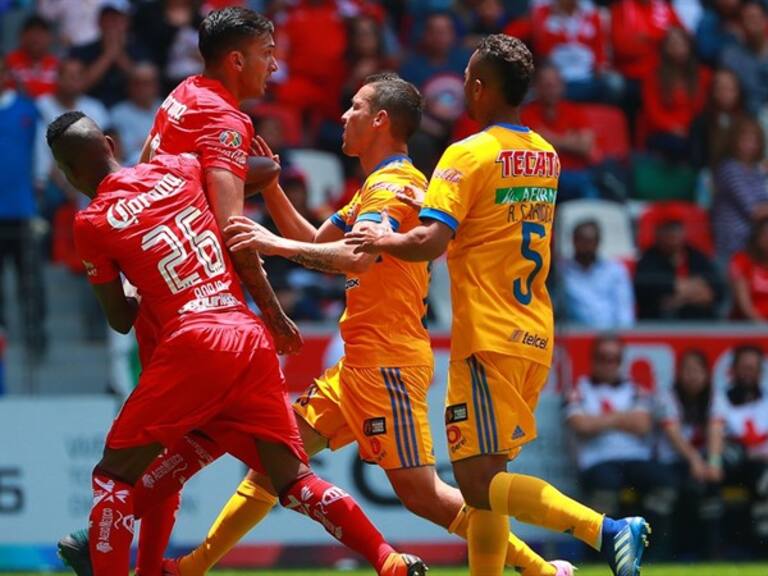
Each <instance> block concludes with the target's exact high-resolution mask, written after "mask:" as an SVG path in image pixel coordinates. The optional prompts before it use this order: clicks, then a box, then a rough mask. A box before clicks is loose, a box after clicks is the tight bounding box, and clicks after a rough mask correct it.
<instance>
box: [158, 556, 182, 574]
mask: <svg viewBox="0 0 768 576" xmlns="http://www.w3.org/2000/svg"><path fill="white" fill-rule="evenodd" d="M162 575H163V576H181V570H179V560H178V558H163V568H162Z"/></svg>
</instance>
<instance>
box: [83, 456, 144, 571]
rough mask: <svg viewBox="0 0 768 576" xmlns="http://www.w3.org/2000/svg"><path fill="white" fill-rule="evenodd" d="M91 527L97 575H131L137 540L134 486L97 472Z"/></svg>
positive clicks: (90, 538)
mask: <svg viewBox="0 0 768 576" xmlns="http://www.w3.org/2000/svg"><path fill="white" fill-rule="evenodd" d="M92 482H93V508H91V516H90V522H89V528H88V542H89V546H90V552H91V566H92V568H93V576H127V574H128V570H129V568H130V560H131V558H130V556H131V542H132V541H133V487H132V486H131V485H130V484H126V483H125V482H121V481H120V480H115V479H113V478H110V477H109V476H107V475H106V474H104V473H103V472H101V471H100V470H94V471H93V479H92Z"/></svg>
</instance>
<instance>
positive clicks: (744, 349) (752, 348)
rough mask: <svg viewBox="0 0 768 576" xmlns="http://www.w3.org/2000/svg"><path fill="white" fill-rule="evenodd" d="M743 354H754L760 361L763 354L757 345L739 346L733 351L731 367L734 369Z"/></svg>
mask: <svg viewBox="0 0 768 576" xmlns="http://www.w3.org/2000/svg"><path fill="white" fill-rule="evenodd" d="M745 354H756V355H757V356H758V357H759V358H760V360H762V359H763V356H764V355H765V352H764V351H763V349H762V348H761V347H760V346H758V345H757V344H740V345H739V346H736V348H734V349H733V360H732V361H731V366H732V367H734V368H735V367H736V365H737V364H738V363H739V361H740V360H741V359H742V357H743V356H744V355H745Z"/></svg>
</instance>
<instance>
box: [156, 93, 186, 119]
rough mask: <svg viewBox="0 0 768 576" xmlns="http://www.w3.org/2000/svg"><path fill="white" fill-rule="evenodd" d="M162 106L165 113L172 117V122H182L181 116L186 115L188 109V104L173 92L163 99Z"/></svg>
mask: <svg viewBox="0 0 768 576" xmlns="http://www.w3.org/2000/svg"><path fill="white" fill-rule="evenodd" d="M160 108H161V109H162V110H165V113H166V114H168V118H170V120H171V122H181V117H182V116H184V113H185V112H186V111H187V105H186V104H182V103H181V102H179V101H178V100H176V98H174V97H173V95H172V94H171V95H169V96H168V97H167V98H166V99H165V100H164V101H163V103H162V104H161V105H160Z"/></svg>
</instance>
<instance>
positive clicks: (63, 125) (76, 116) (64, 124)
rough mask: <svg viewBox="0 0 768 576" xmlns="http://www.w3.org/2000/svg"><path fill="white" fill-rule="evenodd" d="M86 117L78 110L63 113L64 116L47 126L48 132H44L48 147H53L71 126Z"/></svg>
mask: <svg viewBox="0 0 768 576" xmlns="http://www.w3.org/2000/svg"><path fill="white" fill-rule="evenodd" d="M86 117H87V116H86V115H85V114H84V113H82V112H80V110H74V111H72V112H64V114H62V115H61V116H59V117H58V118H56V119H55V120H54V121H53V122H51V123H50V124H48V130H47V131H46V132H45V139H46V141H47V142H48V146H50V147H53V145H54V144H55V143H56V140H58V139H59V138H61V135H62V134H64V132H66V131H67V130H68V129H69V127H70V126H72V124H74V123H75V122H77V121H78V120H81V119H83V118H86Z"/></svg>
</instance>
